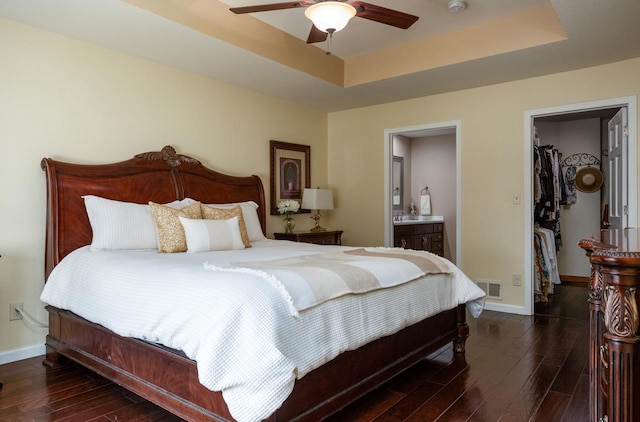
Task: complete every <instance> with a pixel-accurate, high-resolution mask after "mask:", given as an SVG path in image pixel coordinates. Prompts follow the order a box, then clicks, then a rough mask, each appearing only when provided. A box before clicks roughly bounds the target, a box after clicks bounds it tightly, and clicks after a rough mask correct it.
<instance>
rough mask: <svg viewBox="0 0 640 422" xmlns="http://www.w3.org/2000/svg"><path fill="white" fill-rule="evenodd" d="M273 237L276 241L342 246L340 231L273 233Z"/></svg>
mask: <svg viewBox="0 0 640 422" xmlns="http://www.w3.org/2000/svg"><path fill="white" fill-rule="evenodd" d="M273 236H274V237H275V238H276V240H293V241H294V242H303V243H315V244H316V245H342V230H327V231H325V232H293V233H274V234H273Z"/></svg>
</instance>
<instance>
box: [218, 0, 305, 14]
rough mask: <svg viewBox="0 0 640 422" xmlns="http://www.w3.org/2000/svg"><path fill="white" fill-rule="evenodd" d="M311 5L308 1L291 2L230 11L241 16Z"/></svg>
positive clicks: (235, 8)
mask: <svg viewBox="0 0 640 422" xmlns="http://www.w3.org/2000/svg"><path fill="white" fill-rule="evenodd" d="M311 4H312V3H311V2H307V1H291V2H287V3H271V4H257V5H255V6H244V7H232V8H230V9H229V10H231V11H232V12H233V13H236V14H238V15H240V14H243V13H254V12H268V11H270V10H283V9H293V8H296V7H306V6H309V5H311Z"/></svg>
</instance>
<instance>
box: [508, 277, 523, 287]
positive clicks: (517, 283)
mask: <svg viewBox="0 0 640 422" xmlns="http://www.w3.org/2000/svg"><path fill="white" fill-rule="evenodd" d="M511 282H512V283H513V285H514V286H522V276H521V275H520V274H512V275H511Z"/></svg>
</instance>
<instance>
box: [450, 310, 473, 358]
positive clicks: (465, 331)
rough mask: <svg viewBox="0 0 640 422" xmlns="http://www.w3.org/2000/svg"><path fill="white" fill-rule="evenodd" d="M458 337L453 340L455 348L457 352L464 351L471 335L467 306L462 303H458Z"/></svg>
mask: <svg viewBox="0 0 640 422" xmlns="http://www.w3.org/2000/svg"><path fill="white" fill-rule="evenodd" d="M457 320H458V337H456V338H455V339H454V340H453V350H454V351H455V352H456V353H464V351H465V343H466V341H467V337H469V324H467V307H466V306H465V305H464V304H462V305H458V310H457Z"/></svg>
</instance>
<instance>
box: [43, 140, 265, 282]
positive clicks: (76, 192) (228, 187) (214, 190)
mask: <svg viewBox="0 0 640 422" xmlns="http://www.w3.org/2000/svg"><path fill="white" fill-rule="evenodd" d="M41 167H42V169H43V170H44V171H45V173H46V182H47V225H46V245H45V276H46V277H49V274H50V273H51V270H52V269H53V267H55V266H56V265H57V264H58V263H59V262H60V260H61V259H62V258H64V257H65V256H66V255H68V254H69V253H70V252H72V251H74V250H75V249H78V248H79V247H82V246H85V245H88V244H90V243H91V236H92V233H91V226H90V225H89V218H88V217H87V213H86V210H85V207H84V201H83V199H82V196H83V195H96V196H101V197H103V198H108V199H114V200H117V201H126V202H135V203H139V204H146V203H148V202H149V201H154V202H158V203H167V202H171V201H174V200H176V199H184V198H193V199H197V200H199V201H201V202H203V203H208V204H221V203H229V202H242V201H255V202H256V203H257V204H258V205H259V206H260V207H259V208H258V217H259V219H260V224H261V225H262V231H263V232H265V228H266V220H265V219H266V211H265V210H266V206H265V200H264V188H263V186H262V182H261V180H260V178H259V177H258V176H247V177H237V176H229V175H225V174H222V173H218V172H216V171H213V170H210V169H208V168H206V167H205V166H203V165H202V163H200V161H198V160H196V159H195V158H191V157H188V156H186V155H181V154H177V153H176V150H175V149H174V148H173V147H171V146H165V147H164V148H163V149H162V151H159V152H145V153H142V154H138V155H136V156H135V157H133V158H132V159H129V160H126V161H121V162H118V163H113V164H98V165H95V164H94V165H87V164H72V163H64V162H61V161H55V160H52V159H51V158H44V159H42V162H41Z"/></svg>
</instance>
